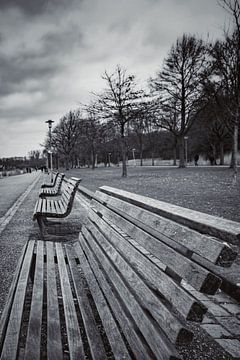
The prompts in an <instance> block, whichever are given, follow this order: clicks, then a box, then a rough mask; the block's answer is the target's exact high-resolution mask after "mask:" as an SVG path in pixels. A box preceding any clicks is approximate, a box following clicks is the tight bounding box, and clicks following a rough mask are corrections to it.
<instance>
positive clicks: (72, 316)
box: [56, 243, 85, 359]
mask: <svg viewBox="0 0 240 360" xmlns="http://www.w3.org/2000/svg"><path fill="white" fill-rule="evenodd" d="M56 252H57V259H58V269H59V275H60V283H61V290H62V296H63V305H64V313H65V320H66V328H67V337H68V345H69V352H70V357H71V358H72V359H78V358H80V359H84V356H85V355H84V350H83V343H82V337H81V332H80V329H79V324H78V319H77V314H76V309H75V305H74V300H73V296H72V291H71V285H70V282H69V277H68V272H67V267H66V263H65V258H64V253H63V248H62V245H61V244H60V243H56Z"/></svg>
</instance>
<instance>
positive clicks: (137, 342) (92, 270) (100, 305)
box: [75, 233, 154, 360]
mask: <svg viewBox="0 0 240 360" xmlns="http://www.w3.org/2000/svg"><path fill="white" fill-rule="evenodd" d="M75 250H76V253H77V254H78V256H79V259H80V261H81V265H82V267H83V269H84V272H85V276H86V279H87V281H88V285H89V288H90V290H91V294H92V295H93V297H94V299H95V303H96V306H97V309H98V312H99V315H100V317H101V320H102V323H103V325H104V329H105V331H106V333H107V336H108V339H109V342H110V345H111V348H112V351H113V354H114V356H115V358H116V359H120V358H121V357H122V358H123V359H130V358H131V357H130V355H129V354H128V351H127V349H126V346H125V344H124V342H123V339H122V337H121V334H120V332H119V330H118V327H117V325H116V323H115V320H114V318H113V316H112V312H113V313H114V316H115V317H116V319H117V321H118V322H119V324H120V326H121V329H122V330H123V332H124V334H125V337H126V338H127V339H128V343H129V345H130V346H131V349H132V351H133V353H134V355H135V357H136V359H142V360H152V359H153V357H154V356H153V354H152V353H151V352H150V351H149V349H148V347H147V346H146V344H145V342H144V340H143V338H142V337H141V336H140V332H139V331H138V329H136V326H134V324H133V322H132V320H131V317H130V316H125V312H124V310H123V308H122V305H121V304H120V300H119V299H118V298H117V297H116V296H115V294H114V293H113V288H112V287H111V286H110V285H109V283H108V282H107V281H106V280H105V275H104V274H103V271H102V270H101V269H100V267H99V265H98V263H97V261H96V259H95V258H94V256H93V253H92V251H91V249H90V248H89V245H88V244H87V242H86V240H85V238H84V236H83V234H81V233H80V234H79V243H77V244H75ZM83 251H84V252H83ZM85 254H86V256H87V258H86V256H85ZM95 277H96V279H95ZM96 280H97V281H96ZM98 284H99V286H100V287H101V290H100V288H99V286H98ZM102 292H103V294H104V295H105V297H106V298H107V299H108V302H109V305H110V309H111V310H110V309H109V307H108V305H107V303H106V300H105V297H104V296H103V294H102ZM144 345H145V346H144Z"/></svg>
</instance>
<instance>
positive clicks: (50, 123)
mask: <svg viewBox="0 0 240 360" xmlns="http://www.w3.org/2000/svg"><path fill="white" fill-rule="evenodd" d="M45 123H47V124H48V131H49V148H50V150H49V155H50V159H49V160H50V161H49V162H50V164H49V165H50V176H51V182H52V181H53V176H52V124H53V123H54V121H53V120H47V121H45Z"/></svg>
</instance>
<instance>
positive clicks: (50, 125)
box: [45, 120, 54, 129]
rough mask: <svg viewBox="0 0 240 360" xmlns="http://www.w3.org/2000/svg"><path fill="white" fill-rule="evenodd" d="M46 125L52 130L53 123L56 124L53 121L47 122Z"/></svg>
mask: <svg viewBox="0 0 240 360" xmlns="http://www.w3.org/2000/svg"><path fill="white" fill-rule="evenodd" d="M45 123H47V124H48V127H49V129H51V128H52V123H54V121H53V120H47V121H45Z"/></svg>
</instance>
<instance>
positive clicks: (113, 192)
mask: <svg viewBox="0 0 240 360" xmlns="http://www.w3.org/2000/svg"><path fill="white" fill-rule="evenodd" d="M100 190H101V191H102V192H105V193H107V194H109V195H110V196H114V197H117V198H119V199H122V200H125V201H127V202H129V203H131V204H134V205H137V206H140V207H142V208H144V209H146V210H149V211H151V212H153V213H156V214H158V215H162V216H163V217H166V218H168V219H171V220H174V221H176V222H177V223H181V224H183V225H186V226H189V227H190V228H192V229H195V230H197V231H200V232H201V233H205V234H209V235H213V236H216V237H217V238H220V239H222V240H223V241H228V242H230V243H233V244H238V243H239V239H240V224H239V223H238V222H235V221H231V220H227V219H222V218H221V221H219V218H218V217H216V216H213V215H210V214H204V213H202V212H199V211H195V210H190V209H187V208H183V207H180V206H177V205H173V204H169V203H166V202H163V201H159V200H155V199H152V198H148V197H146V196H142V195H138V194H134V193H130V192H128V191H125V190H120V189H115V188H112V187H110V186H102V187H100Z"/></svg>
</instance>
